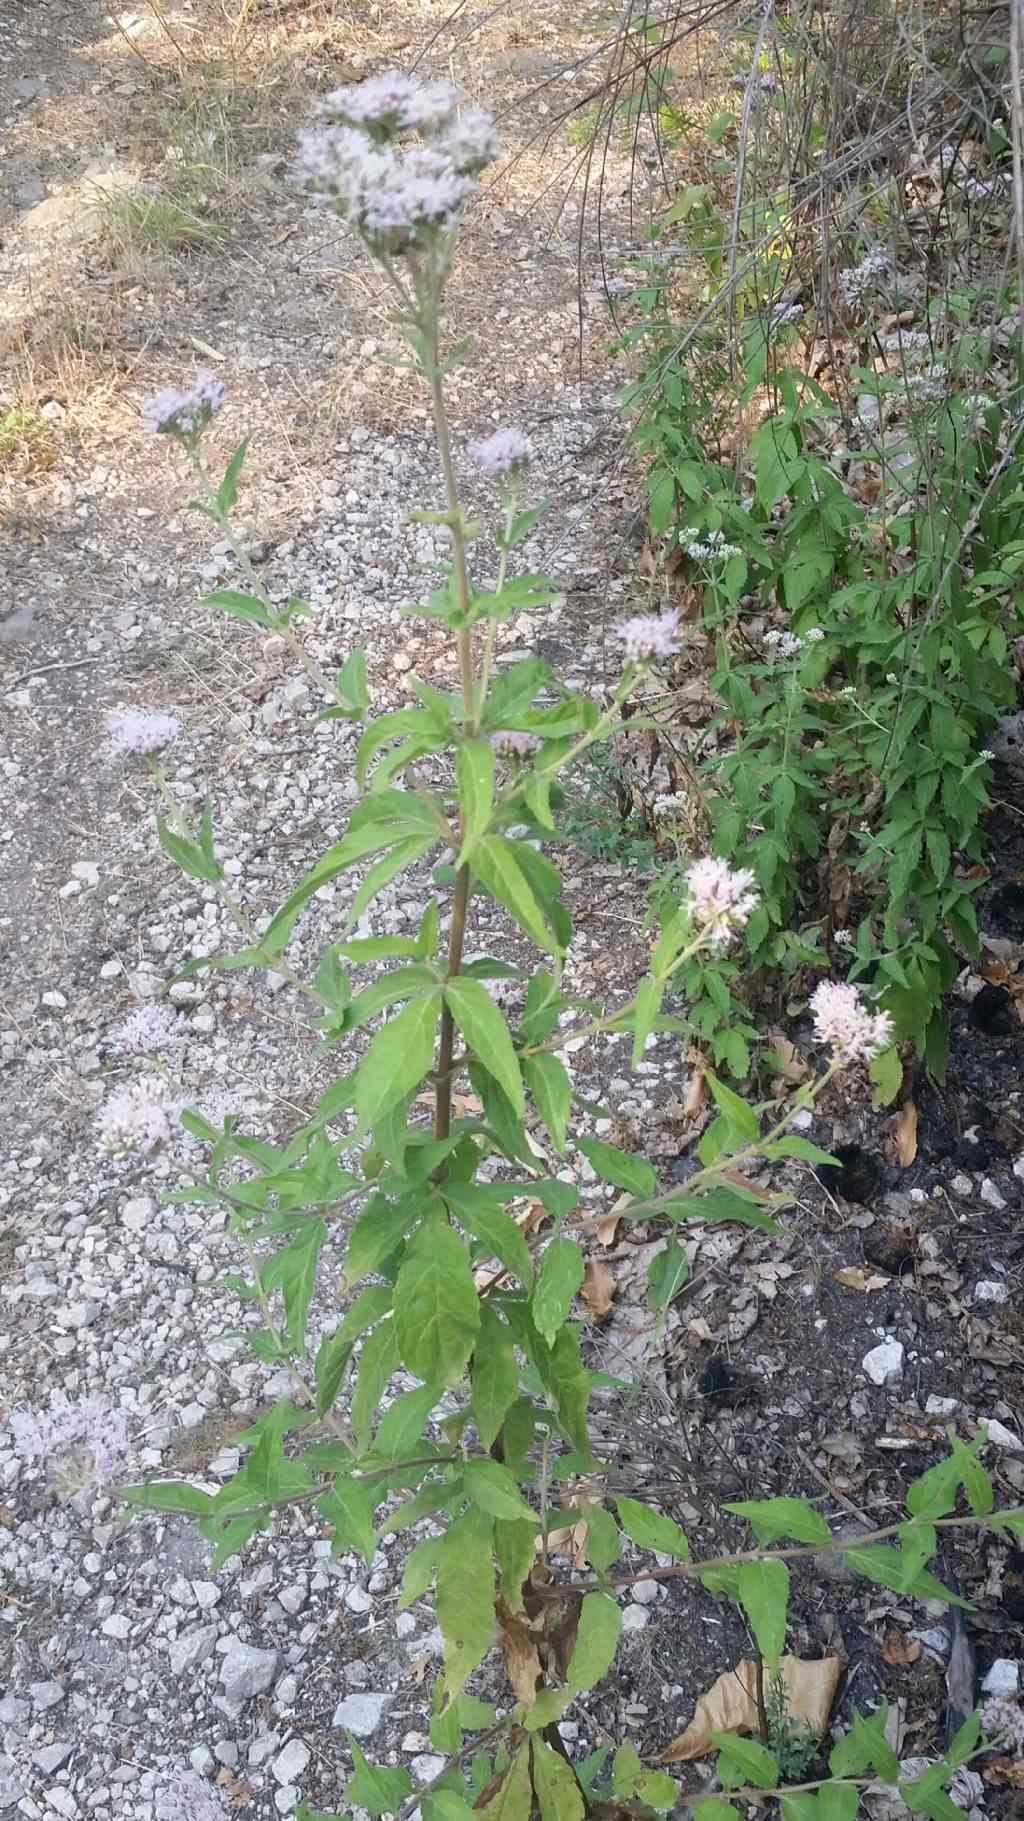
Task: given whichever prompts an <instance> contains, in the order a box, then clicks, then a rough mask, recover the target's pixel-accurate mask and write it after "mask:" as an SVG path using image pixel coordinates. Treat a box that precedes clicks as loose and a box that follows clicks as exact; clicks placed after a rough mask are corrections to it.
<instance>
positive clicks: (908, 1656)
mask: <svg viewBox="0 0 1024 1821" xmlns="http://www.w3.org/2000/svg"><path fill="white" fill-rule="evenodd" d="M920 1655H921V1640H920V1638H908V1637H907V1634H906V1632H905V1631H899V1630H897V1629H896V1628H895V1626H894V1627H893V1629H892V1631H887V1632H886V1634H885V1637H884V1639H883V1640H882V1656H883V1659H884V1660H885V1662H886V1663H890V1664H892V1666H893V1668H900V1667H902V1665H904V1664H905V1663H916V1662H917V1659H918V1657H919V1656H920Z"/></svg>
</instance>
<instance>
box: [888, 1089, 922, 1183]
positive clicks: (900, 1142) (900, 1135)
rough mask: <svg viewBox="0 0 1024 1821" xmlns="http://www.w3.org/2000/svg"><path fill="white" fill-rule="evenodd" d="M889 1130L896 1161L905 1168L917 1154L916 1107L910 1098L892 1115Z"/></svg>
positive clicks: (908, 1166)
mask: <svg viewBox="0 0 1024 1821" xmlns="http://www.w3.org/2000/svg"><path fill="white" fill-rule="evenodd" d="M890 1131H891V1134H892V1142H893V1150H894V1151H895V1153H896V1161H897V1163H899V1164H900V1165H901V1166H902V1167H903V1169H904V1170H907V1169H909V1168H910V1165H911V1164H912V1163H913V1161H914V1159H915V1157H916V1156H917V1108H916V1106H915V1105H914V1102H913V1101H912V1100H908V1101H907V1102H906V1103H905V1105H904V1106H901V1107H900V1110H899V1112H898V1113H895V1114H894V1115H893V1119H892V1124H891V1127H890Z"/></svg>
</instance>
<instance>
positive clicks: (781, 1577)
mask: <svg viewBox="0 0 1024 1821" xmlns="http://www.w3.org/2000/svg"><path fill="white" fill-rule="evenodd" d="M739 1596H740V1604H741V1605H742V1607H743V1610H744V1612H745V1613H746V1615H747V1618H748V1619H749V1620H750V1628H751V1630H752V1632H753V1634H754V1637H755V1639H756V1642H757V1647H758V1649H759V1651H760V1652H761V1655H762V1656H763V1657H764V1660H765V1662H766V1664H767V1665H768V1667H769V1668H770V1669H772V1670H775V1669H777V1668H778V1663H779V1658H780V1657H781V1655H782V1652H783V1650H784V1649H785V1646H786V1615H787V1613H788V1610H789V1569H788V1568H787V1566H786V1564H785V1562H778V1561H764V1562H741V1563H740V1569H739Z"/></svg>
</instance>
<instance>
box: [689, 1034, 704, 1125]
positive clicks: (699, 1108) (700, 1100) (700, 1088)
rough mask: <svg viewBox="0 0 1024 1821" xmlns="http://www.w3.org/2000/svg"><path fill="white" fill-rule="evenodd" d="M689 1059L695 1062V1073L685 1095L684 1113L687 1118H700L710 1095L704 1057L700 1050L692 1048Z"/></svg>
mask: <svg viewBox="0 0 1024 1821" xmlns="http://www.w3.org/2000/svg"><path fill="white" fill-rule="evenodd" d="M687 1061H688V1062H690V1063H692V1064H693V1073H692V1074H691V1076H690V1079H689V1081H688V1082H687V1084H686V1092H685V1094H684V1095H683V1115H684V1117H685V1118H687V1119H699V1118H700V1115H701V1113H703V1111H704V1105H705V1102H706V1100H707V1097H708V1096H707V1087H706V1085H705V1081H704V1058H703V1056H702V1055H701V1053H700V1051H699V1050H691V1051H690V1052H689V1055H688V1056H687Z"/></svg>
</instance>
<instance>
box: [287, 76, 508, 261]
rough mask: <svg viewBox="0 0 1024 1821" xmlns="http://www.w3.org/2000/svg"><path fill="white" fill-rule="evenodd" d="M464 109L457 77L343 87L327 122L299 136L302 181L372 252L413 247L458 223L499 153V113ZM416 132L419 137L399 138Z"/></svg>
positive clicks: (329, 100) (324, 113)
mask: <svg viewBox="0 0 1024 1821" xmlns="http://www.w3.org/2000/svg"><path fill="white" fill-rule="evenodd" d="M458 108H459V95H458V91H457V90H456V89H454V88H452V87H451V85H450V84H449V83H447V82H419V81H418V80H417V79H416V78H415V77H413V76H407V75H405V74H403V73H402V71H400V70H390V71H387V72H386V73H385V74H384V75H382V76H374V77H371V78H370V79H369V81H367V82H363V83H360V84H358V85H356V86H353V87H347V88H341V89H336V90H335V91H334V93H333V94H330V95H328V96H327V97H326V98H325V99H324V101H323V102H322V103H321V105H320V109H319V114H320V119H319V122H318V124H317V125H316V126H313V127H308V128H306V129H305V130H304V131H303V132H301V133H300V134H299V142H298V143H299V153H298V162H297V175H298V178H299V181H300V182H301V183H302V184H303V185H304V186H305V188H307V189H308V190H309V191H310V192H311V193H312V194H313V195H315V196H316V197H318V198H319V199H320V200H321V201H324V202H329V203H332V204H333V205H334V206H335V207H337V208H338V209H340V211H341V212H342V214H344V215H345V216H346V217H347V218H348V220H349V221H351V222H352V224H353V226H354V227H356V228H357V229H358V231H359V233H360V234H361V235H362V237H363V239H364V240H365V241H366V244H367V246H368V247H369V248H370V250H371V251H372V252H374V253H377V254H380V255H384V256H391V257H397V256H399V255H401V254H404V253H410V252H414V251H416V250H418V249H420V248H422V247H423V246H425V245H426V244H427V243H429V241H430V240H431V239H432V238H435V237H436V236H437V235H438V234H439V233H447V232H449V231H450V230H451V229H452V228H454V227H455V226H456V224H457V222H458V220H459V217H460V215H461V212H462V209H463V207H464V205H465V203H466V202H467V201H468V199H469V197H470V196H472V195H473V194H474V192H475V191H476V189H477V188H478V183H477V179H478V177H479V175H480V172H481V171H482V170H484V168H485V167H486V166H487V165H488V164H490V163H492V161H493V160H494V159H495V158H496V157H497V156H498V153H499V151H500V143H499V140H498V135H497V132H496V130H495V126H494V122H493V120H492V118H491V116H490V114H488V113H486V112H485V111H484V109H483V108H477V107H470V108H464V109H463V111H462V113H461V114H460V113H459V112H458ZM411 132H415V133H419V134H420V135H421V140H420V142H419V143H417V144H414V145H411V146H404V147H399V146H398V145H397V144H395V143H394V141H395V140H396V139H397V138H398V137H399V136H400V135H403V134H407V133H411Z"/></svg>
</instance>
